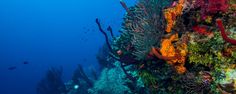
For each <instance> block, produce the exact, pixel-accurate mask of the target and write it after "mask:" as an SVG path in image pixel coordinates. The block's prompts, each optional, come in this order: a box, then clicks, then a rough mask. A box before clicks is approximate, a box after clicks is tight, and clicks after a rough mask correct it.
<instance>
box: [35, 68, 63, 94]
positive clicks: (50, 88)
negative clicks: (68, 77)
mask: <svg viewBox="0 0 236 94" xmlns="http://www.w3.org/2000/svg"><path fill="white" fill-rule="evenodd" d="M61 76H62V68H59V69H56V68H51V69H49V70H48V71H47V73H46V75H45V77H44V78H43V79H42V80H41V81H40V82H39V83H38V85H37V94H66V88H65V85H64V82H63V81H62V79H61Z"/></svg>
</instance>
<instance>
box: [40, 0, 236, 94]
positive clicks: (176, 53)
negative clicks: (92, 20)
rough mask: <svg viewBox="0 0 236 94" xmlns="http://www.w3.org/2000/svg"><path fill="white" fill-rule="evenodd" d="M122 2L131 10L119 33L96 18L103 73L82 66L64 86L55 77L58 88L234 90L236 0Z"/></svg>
mask: <svg viewBox="0 0 236 94" xmlns="http://www.w3.org/2000/svg"><path fill="white" fill-rule="evenodd" d="M120 4H121V6H122V7H123V8H124V9H125V10H126V12H127V13H126V14H125V15H124V19H123V23H122V27H121V29H120V32H121V34H120V36H118V37H115V36H114V35H113V31H112V28H111V27H110V26H108V28H107V30H106V31H108V33H107V32H106V31H105V29H103V28H102V25H101V22H100V21H99V20H98V19H96V24H97V25H98V29H99V31H100V32H101V33H102V34H103V35H104V37H105V40H106V41H105V43H106V44H105V46H104V47H102V48H101V49H100V51H99V52H98V54H97V59H98V62H99V63H100V65H101V66H102V68H101V69H102V72H101V75H100V76H98V77H97V75H96V74H97V73H96V72H95V71H94V70H93V73H92V74H93V75H94V77H95V79H91V78H89V77H88V76H87V75H86V74H85V73H84V71H83V68H82V67H81V66H78V69H76V71H75V74H74V76H73V77H72V80H71V81H69V82H68V83H66V84H65V86H64V84H63V83H62V82H61V80H60V79H59V77H58V76H56V78H53V79H56V81H57V82H58V83H61V84H59V85H55V86H56V87H60V86H64V87H63V89H62V90H66V94H235V93H236V84H235V83H236V79H235V78H236V70H235V68H236V31H235V30H236V7H235V5H236V1H235V0H138V2H137V3H136V4H135V5H134V6H131V7H128V6H127V5H126V4H125V2H124V1H122V0H121V1H120ZM109 33H110V35H111V37H109V35H108V34H109ZM110 38H111V39H110ZM59 74H60V72H59ZM98 74H99V73H98ZM56 75H57V72H56ZM59 76H60V75H59ZM58 79H59V80H58ZM49 80H50V79H49ZM46 84H48V83H46ZM49 84H50V83H49ZM40 86H41V87H43V86H44V85H40ZM64 88H66V89H64ZM46 89H47V88H46ZM49 89H50V88H49ZM39 90H43V89H39ZM53 90H54V89H53ZM61 93H64V92H60V93H57V94H61ZM39 94H42V93H39ZM45 94H48V93H45ZM50 94H54V93H50Z"/></svg>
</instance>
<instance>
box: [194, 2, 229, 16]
mask: <svg viewBox="0 0 236 94" xmlns="http://www.w3.org/2000/svg"><path fill="white" fill-rule="evenodd" d="M199 7H200V8H201V16H202V18H203V19H205V17H206V16H207V15H209V14H215V13H217V12H223V13H224V12H227V11H228V8H229V4H228V0H197V1H196V2H195V4H194V8H199Z"/></svg>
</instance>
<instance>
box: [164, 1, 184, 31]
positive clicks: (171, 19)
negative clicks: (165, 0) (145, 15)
mask: <svg viewBox="0 0 236 94" xmlns="http://www.w3.org/2000/svg"><path fill="white" fill-rule="evenodd" d="M184 3H185V0H179V2H178V4H177V5H176V6H175V7H171V8H167V9H165V12H164V17H165V19H166V21H167V26H166V32H168V33H169V32H171V29H172V27H173V26H174V24H175V19H176V17H177V16H179V15H181V14H182V10H183V6H184Z"/></svg>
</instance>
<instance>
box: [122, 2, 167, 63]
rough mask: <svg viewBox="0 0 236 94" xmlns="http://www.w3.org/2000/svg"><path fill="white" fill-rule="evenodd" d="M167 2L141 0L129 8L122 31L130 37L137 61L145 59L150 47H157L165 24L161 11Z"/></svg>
mask: <svg viewBox="0 0 236 94" xmlns="http://www.w3.org/2000/svg"><path fill="white" fill-rule="evenodd" d="M168 2H170V1H169V0H141V1H140V2H138V4H137V5H136V6H134V7H131V8H129V12H128V14H127V15H126V17H125V19H124V23H123V28H122V30H123V31H125V32H128V33H129V34H130V35H131V44H132V45H133V47H134V52H133V55H134V56H136V57H137V59H138V60H143V59H145V58H146V56H147V54H148V53H149V51H150V49H151V47H152V46H159V45H160V41H161V37H162V35H163V33H164V28H165V23H164V19H163V15H162V9H163V8H164V7H165V6H166V5H167V4H168Z"/></svg>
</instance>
